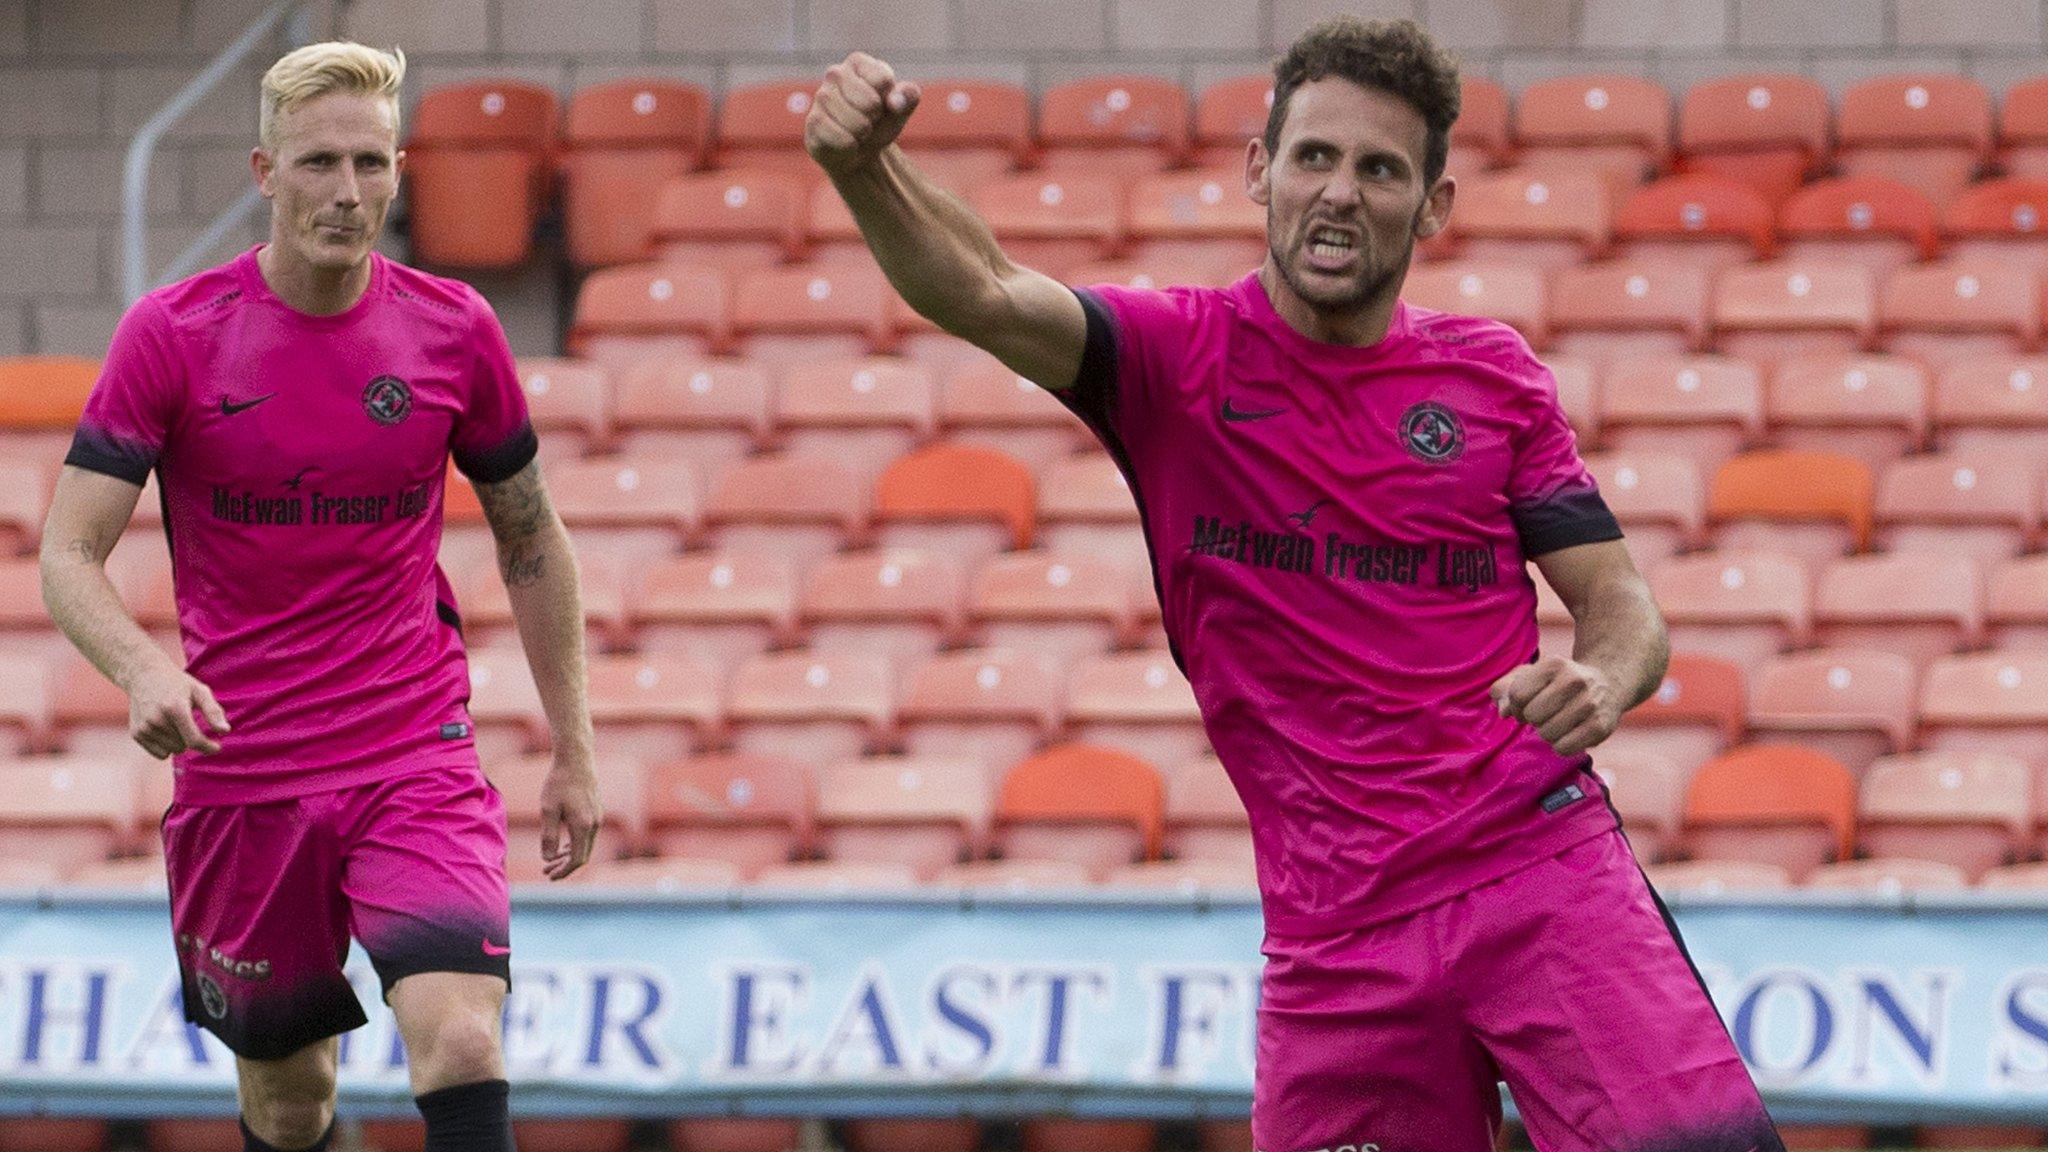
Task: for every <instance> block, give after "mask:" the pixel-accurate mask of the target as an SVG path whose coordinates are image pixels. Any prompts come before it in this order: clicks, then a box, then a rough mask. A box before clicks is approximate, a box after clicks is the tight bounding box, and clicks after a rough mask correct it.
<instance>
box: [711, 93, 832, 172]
mask: <svg viewBox="0 0 2048 1152" xmlns="http://www.w3.org/2000/svg"><path fill="white" fill-rule="evenodd" d="M817 90H818V81H817V79H816V78H815V77H807V78H804V79H797V80H770V81H765V82H763V83H759V84H741V85H737V86H735V87H731V88H727V89H726V90H725V95H724V97H723V99H721V100H720V101H719V105H718V153H717V160H718V166H719V167H720V168H765V169H773V170H775V171H778V172H789V173H794V174H795V175H797V176H798V177H800V178H801V179H803V180H804V181H805V182H807V183H808V182H810V181H813V180H820V179H823V178H824V173H823V172H821V171H819V169H818V166H817V165H816V164H814V163H812V162H811V158H810V155H809V154H808V153H806V152H805V151H804V118H805V117H807V116H809V115H810V112H811V98H812V96H813V94H814V93H816V92H817Z"/></svg>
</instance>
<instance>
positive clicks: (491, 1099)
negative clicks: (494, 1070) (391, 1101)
mask: <svg viewBox="0 0 2048 1152" xmlns="http://www.w3.org/2000/svg"><path fill="white" fill-rule="evenodd" d="M511 1098H512V1086H511V1085H510V1084H507V1083H505V1082H504V1081H503V1080H479V1081H477V1082H476V1083H474V1084H458V1085H456V1086H455V1087H453V1088H442V1089H439V1090H436V1091H433V1092H429V1093H427V1094H426V1095H425V1096H417V1097H414V1098H413V1103H414V1104H417V1105H418V1106H419V1110H420V1115H421V1116H423V1117H425V1118H426V1121H427V1152H513V1149H512V1113H511V1109H510V1105H509V1101H510V1100H511Z"/></svg>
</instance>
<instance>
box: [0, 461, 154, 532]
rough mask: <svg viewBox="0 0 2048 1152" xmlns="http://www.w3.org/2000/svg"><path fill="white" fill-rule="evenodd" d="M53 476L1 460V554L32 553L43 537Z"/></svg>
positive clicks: (34, 465)
mask: <svg viewBox="0 0 2048 1152" xmlns="http://www.w3.org/2000/svg"><path fill="white" fill-rule="evenodd" d="M54 476H55V474H54V472H53V470H52V469H51V468H50V467H49V465H47V464H44V463H41V462H38V461H32V460H11V459H6V458H0V553H14V554H18V555H27V554H28V553H30V552H33V551H35V549H36V542H37V541H38V540H40V539H42V535H43V517H44V516H45V515H47V514H48V513H49V510H50V492H51V483H52V481H53V479H54ZM147 495H154V493H147Z"/></svg>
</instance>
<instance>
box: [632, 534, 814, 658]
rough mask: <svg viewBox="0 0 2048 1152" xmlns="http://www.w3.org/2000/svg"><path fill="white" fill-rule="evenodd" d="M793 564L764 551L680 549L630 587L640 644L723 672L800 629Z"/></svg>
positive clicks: (655, 564)
mask: <svg viewBox="0 0 2048 1152" xmlns="http://www.w3.org/2000/svg"><path fill="white" fill-rule="evenodd" d="M796 606H797V579H796V564H795V563H794V562H793V561H791V560H790V559H789V558H788V557H786V556H779V555H774V554H768V553H759V552H712V553H705V554H693V555H689V556H675V557H671V558H669V559H667V560H662V561H659V562H657V563H653V564H650V565H648V566H647V568H646V570H645V571H644V572H641V573H639V579H638V581H637V582H636V583H634V584H632V585H629V586H628V588H627V600H626V618H627V622H628V623H629V624H631V625H632V627H633V630H634V634H635V636H636V638H637V643H638V646H639V648H640V649H641V650H642V651H645V652H660V653H677V652H680V653H682V654H684V655H687V656H691V657H693V658H695V659H698V660H702V661H704V662H705V663H706V664H709V665H710V666H711V669H712V671H713V672H714V673H716V674H717V675H718V676H719V677H720V678H721V679H723V678H725V677H729V676H730V675H731V673H732V671H733V670H734V669H735V668H737V667H738V666H739V664H740V662H741V661H743V660H745V659H747V658H749V657H752V656H754V655H757V654H759V653H761V652H764V651H766V650H768V649H769V648H770V647H772V646H774V645H777V644H784V643H789V642H790V641H792V640H793V639H794V638H795V636H796Z"/></svg>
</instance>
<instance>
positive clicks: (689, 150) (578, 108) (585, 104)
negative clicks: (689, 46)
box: [562, 78, 711, 268]
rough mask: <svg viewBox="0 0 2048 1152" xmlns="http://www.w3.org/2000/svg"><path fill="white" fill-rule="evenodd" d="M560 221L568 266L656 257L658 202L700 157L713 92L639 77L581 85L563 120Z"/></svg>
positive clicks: (706, 140)
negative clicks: (666, 187)
mask: <svg viewBox="0 0 2048 1152" xmlns="http://www.w3.org/2000/svg"><path fill="white" fill-rule="evenodd" d="M562 137H563V139H562V143H563V145H564V147H565V152H564V154H563V156H562V225H563V233H564V239H565V240H566V245H565V246H566V248H567V250H568V255H569V261H570V263H572V264H574V265H576V266H577V267H579V268H601V267H604V266H605V265H608V264H626V263H631V262H633V261H636V260H645V259H647V258H648V257H650V256H652V255H653V254H654V248H653V244H652V236H653V228H654V206H655V204H656V202H657V201H658V200H659V199H660V196H661V190H662V187H663V186H664V185H666V184H667V183H668V181H669V180H671V179H673V178H675V177H677V176H681V175H683V174H684V173H687V172H689V171H691V170H693V169H695V168H696V167H697V166H698V165H699V164H700V163H702V162H703V159H704V153H705V151H706V149H707V148H708V147H709V145H710V140H711V97H710V95H709V94H707V93H706V92H705V91H704V89H702V88H699V87H698V86H696V85H694V84H679V83H677V82H675V81H672V80H658V79H653V78H634V79H626V80H613V81H610V82H608V83H602V84H592V85H590V86H589V87H586V88H581V89H578V90H577V91H576V94H575V95H573V96H571V97H569V111H568V115H567V117H566V119H565V122H564V125H563V133H562Z"/></svg>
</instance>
